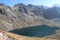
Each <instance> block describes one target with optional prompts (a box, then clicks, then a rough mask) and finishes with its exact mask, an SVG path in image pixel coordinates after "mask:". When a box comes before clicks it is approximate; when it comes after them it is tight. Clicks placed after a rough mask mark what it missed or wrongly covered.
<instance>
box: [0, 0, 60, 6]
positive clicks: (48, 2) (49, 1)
mask: <svg viewBox="0 0 60 40" xmlns="http://www.w3.org/2000/svg"><path fill="white" fill-rule="evenodd" d="M0 3H4V4H6V5H9V6H13V5H14V4H17V3H24V4H34V5H44V6H49V7H51V6H52V5H54V4H60V0H0Z"/></svg>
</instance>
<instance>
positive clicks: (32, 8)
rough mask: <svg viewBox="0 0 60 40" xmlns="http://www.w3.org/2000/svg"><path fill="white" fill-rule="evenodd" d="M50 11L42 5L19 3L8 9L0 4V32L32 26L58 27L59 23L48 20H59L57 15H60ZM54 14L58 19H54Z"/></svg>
mask: <svg viewBox="0 0 60 40" xmlns="http://www.w3.org/2000/svg"><path fill="white" fill-rule="evenodd" d="M51 10H52V8H48V7H44V6H42V5H41V6H38V5H32V4H28V5H25V4H22V3H20V4H16V5H14V6H13V7H9V6H7V5H5V4H0V30H13V29H17V28H24V27H27V26H33V25H49V26H60V24H59V23H56V22H54V21H53V20H48V19H51V18H53V19H54V18H59V16H58V15H60V14H59V10H58V11H57V12H58V14H57V12H56V13H55V12H54V10H53V11H51ZM53 12H54V13H55V14H54V13H53ZM50 14H51V15H50ZM56 14H57V16H58V17H55V16H56ZM53 15H54V17H53Z"/></svg>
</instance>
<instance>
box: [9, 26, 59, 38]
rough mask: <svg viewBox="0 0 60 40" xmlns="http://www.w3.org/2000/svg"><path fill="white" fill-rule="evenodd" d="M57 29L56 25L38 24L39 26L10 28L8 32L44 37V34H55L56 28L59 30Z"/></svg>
mask: <svg viewBox="0 0 60 40" xmlns="http://www.w3.org/2000/svg"><path fill="white" fill-rule="evenodd" d="M59 29H60V28H57V27H50V26H47V25H39V26H33V27H27V28H22V29H15V30H11V31H10V32H13V33H16V34H19V35H24V36H35V37H44V36H48V35H53V34H55V33H56V30H59Z"/></svg>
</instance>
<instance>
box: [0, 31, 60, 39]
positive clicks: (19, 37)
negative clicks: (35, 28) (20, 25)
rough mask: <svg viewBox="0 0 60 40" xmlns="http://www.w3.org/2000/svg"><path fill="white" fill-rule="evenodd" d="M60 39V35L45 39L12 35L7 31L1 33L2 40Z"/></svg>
mask: <svg viewBox="0 0 60 40" xmlns="http://www.w3.org/2000/svg"><path fill="white" fill-rule="evenodd" d="M59 37H60V36H59V35H55V36H51V37H43V38H37V37H27V36H21V35H17V34H14V33H10V32H7V31H0V40H60V38H59Z"/></svg>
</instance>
